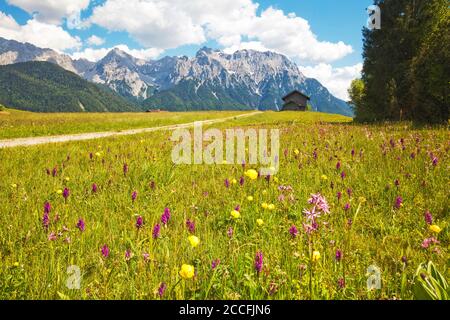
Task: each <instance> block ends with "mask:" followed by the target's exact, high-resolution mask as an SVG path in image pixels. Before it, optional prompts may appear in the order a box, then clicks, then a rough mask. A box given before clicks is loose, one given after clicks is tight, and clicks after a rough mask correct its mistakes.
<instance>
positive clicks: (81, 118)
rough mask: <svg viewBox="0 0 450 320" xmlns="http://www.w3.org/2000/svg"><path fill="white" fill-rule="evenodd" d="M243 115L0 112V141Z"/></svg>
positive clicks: (239, 112) (226, 113)
mask: <svg viewBox="0 0 450 320" xmlns="http://www.w3.org/2000/svg"><path fill="white" fill-rule="evenodd" d="M245 113H248V111H247V112H243V111H217V112H215V111H205V112H170V113H169V112H150V113H137V112H132V113H126V112H124V113H33V112H27V111H20V110H14V109H6V108H5V109H4V110H3V111H2V110H0V139H11V138H24V137H36V136H50V135H62V134H74V133H85V132H103V131H120V130H126V129H138V128H150V127H158V126H164V125H171V124H179V123H185V122H192V121H196V120H210V119H216V118H226V117H231V116H234V115H239V114H245Z"/></svg>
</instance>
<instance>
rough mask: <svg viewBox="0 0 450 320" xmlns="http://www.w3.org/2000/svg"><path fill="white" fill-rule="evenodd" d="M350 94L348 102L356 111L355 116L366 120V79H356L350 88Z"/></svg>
mask: <svg viewBox="0 0 450 320" xmlns="http://www.w3.org/2000/svg"><path fill="white" fill-rule="evenodd" d="M348 95H349V98H350V100H349V101H348V104H350V106H351V107H352V109H353V112H354V113H355V118H357V119H359V120H361V121H364V117H365V116H366V115H367V111H366V110H364V105H363V98H364V81H362V80H361V79H354V80H353V81H352V83H351V84H350V88H349V89H348Z"/></svg>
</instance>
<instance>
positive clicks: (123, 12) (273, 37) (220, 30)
mask: <svg viewBox="0 0 450 320" xmlns="http://www.w3.org/2000/svg"><path fill="white" fill-rule="evenodd" d="M258 6H259V5H258V4H257V3H255V2H253V1H252V0H234V1H229V0H215V1H211V0H189V1H186V0H106V2H105V3H104V4H103V5H100V6H98V7H96V8H94V11H93V15H92V16H91V17H90V18H89V22H92V23H95V24H98V25H100V26H102V27H105V28H107V29H108V30H110V31H126V32H128V33H129V34H130V36H131V37H133V38H134V39H135V40H137V41H138V42H140V43H141V44H142V45H144V46H150V47H156V48H161V49H167V48H175V47H179V46H182V45H186V44H201V43H203V42H205V41H206V40H207V39H214V40H216V41H217V42H218V43H219V44H221V45H222V46H224V47H225V48H226V49H225V50H226V51H228V52H229V51H232V50H234V49H239V48H254V49H258V48H264V49H267V50H272V51H276V52H279V53H282V54H285V55H286V56H288V57H291V58H295V59H296V60H300V61H302V62H303V63H311V62H312V63H320V62H326V63H329V62H332V61H336V60H339V59H341V58H342V57H344V56H346V55H348V54H350V53H351V52H352V51H353V49H352V47H351V46H349V45H346V44H345V43H343V42H342V41H339V42H335V43H333V42H329V41H320V40H319V39H317V36H316V35H315V34H314V33H313V31H312V30H311V27H310V25H309V23H308V21H306V20H305V19H303V18H301V17H298V16H296V15H295V14H294V13H288V14H285V13H284V12H283V11H282V10H277V9H274V8H272V7H269V8H267V9H266V10H264V11H262V12H261V14H260V15H258V14H257V9H258Z"/></svg>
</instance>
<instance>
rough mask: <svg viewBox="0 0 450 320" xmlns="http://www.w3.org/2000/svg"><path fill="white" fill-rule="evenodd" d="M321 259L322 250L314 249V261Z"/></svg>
mask: <svg viewBox="0 0 450 320" xmlns="http://www.w3.org/2000/svg"><path fill="white" fill-rule="evenodd" d="M319 259H320V252H319V251H317V250H315V251H313V254H312V261H313V262H316V261H318V260H319Z"/></svg>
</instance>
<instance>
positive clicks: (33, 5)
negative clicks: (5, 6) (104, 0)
mask: <svg viewBox="0 0 450 320" xmlns="http://www.w3.org/2000/svg"><path fill="white" fill-rule="evenodd" d="M7 2H8V3H9V4H12V5H14V6H17V7H19V8H22V9H23V10H25V11H26V12H28V13H29V14H31V15H33V17H34V18H35V19H36V20H39V21H41V22H46V23H51V24H60V23H61V21H62V18H68V21H72V22H71V24H73V21H76V20H77V19H78V18H79V14H80V12H81V11H82V10H84V9H86V8H87V7H88V6H89V0H38V1H36V0H7ZM78 20H79V19H78Z"/></svg>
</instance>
